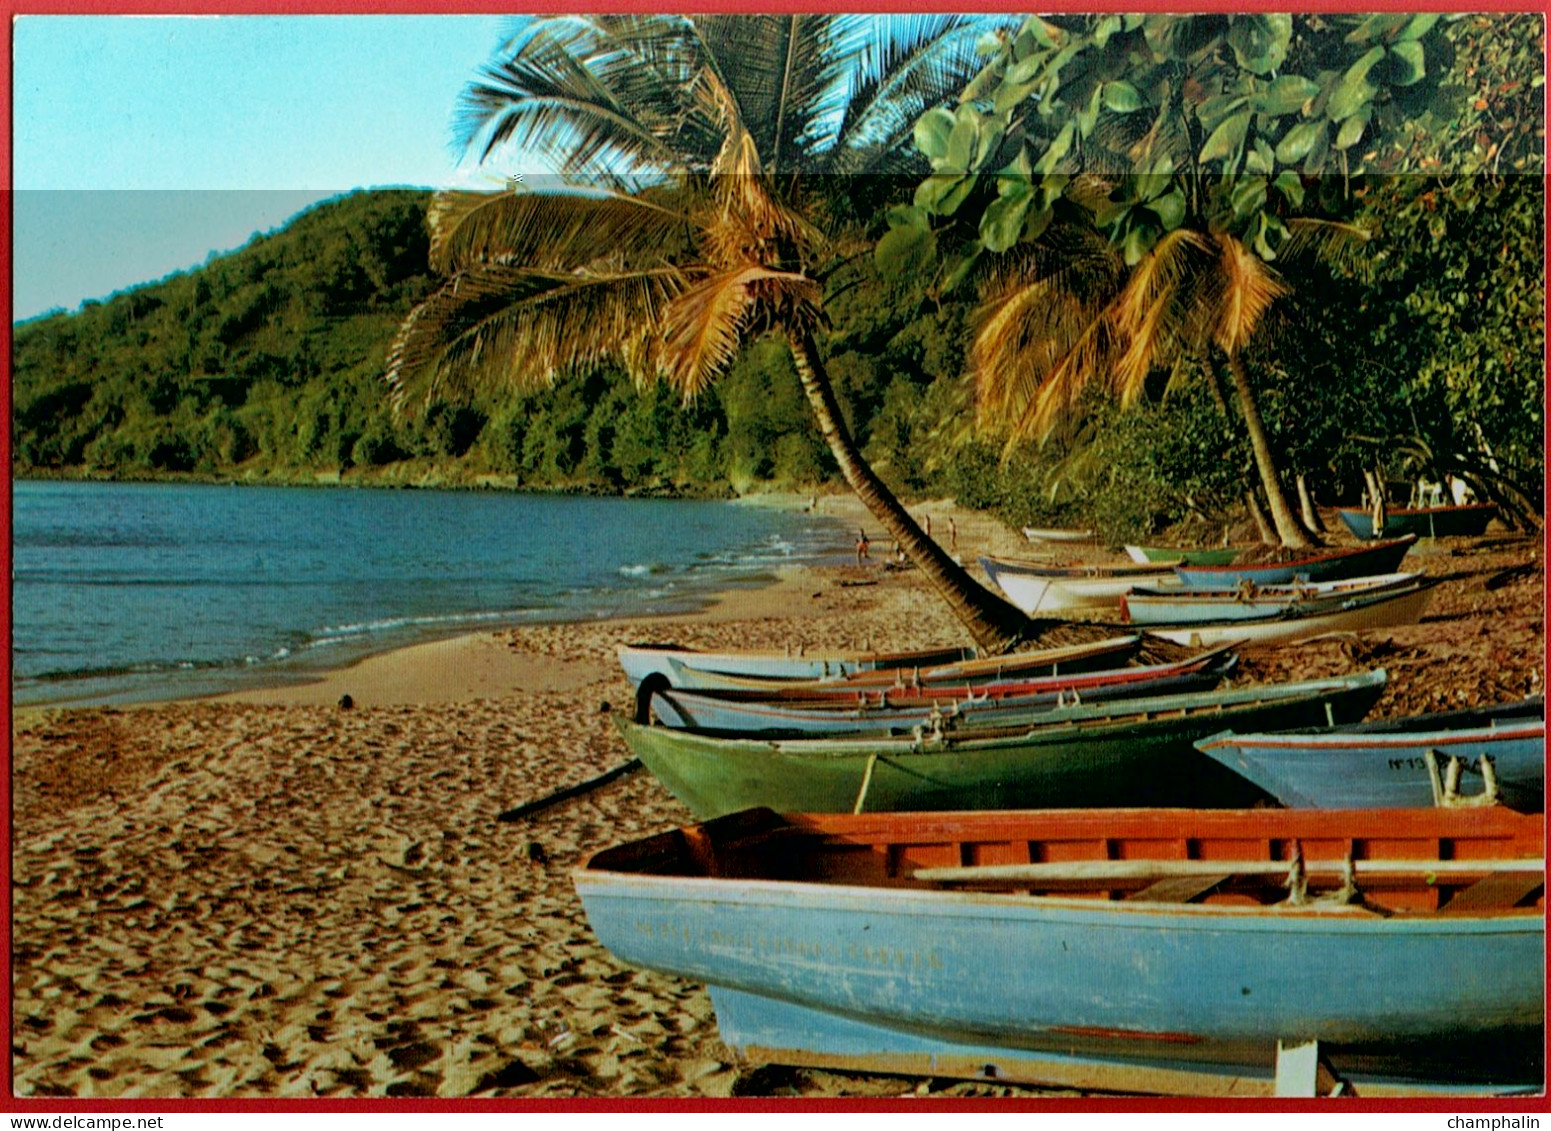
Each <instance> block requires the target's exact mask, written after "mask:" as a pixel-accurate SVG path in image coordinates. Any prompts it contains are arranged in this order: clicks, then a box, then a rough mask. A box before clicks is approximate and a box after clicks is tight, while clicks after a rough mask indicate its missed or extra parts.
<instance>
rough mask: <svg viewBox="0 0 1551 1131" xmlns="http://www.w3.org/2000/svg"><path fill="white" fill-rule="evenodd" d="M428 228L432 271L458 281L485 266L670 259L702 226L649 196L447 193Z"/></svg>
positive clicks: (436, 202)
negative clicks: (465, 273) (460, 274)
mask: <svg viewBox="0 0 1551 1131" xmlns="http://www.w3.org/2000/svg"><path fill="white" fill-rule="evenodd" d="M659 199H661V200H664V201H668V200H670V199H671V198H670V197H667V196H663V197H660V198H659ZM426 224H427V226H428V227H429V228H430V232H431V247H430V256H429V259H430V265H431V268H432V270H434V271H437V272H439V273H440V274H443V275H451V274H454V273H456V272H459V271H463V270H467V269H468V268H470V267H473V266H475V265H476V264H480V263H506V264H511V265H518V266H523V267H528V268H533V269H538V270H573V269H575V268H578V267H586V266H588V265H589V264H593V263H597V262H600V261H610V262H623V263H633V264H635V263H640V262H642V261H643V260H650V259H663V258H666V257H667V256H668V255H669V254H671V250H672V249H673V248H675V247H683V246H684V245H685V244H686V233H687V232H688V231H689V230H690V229H691V228H692V226H693V224H694V218H693V217H692V215H691V214H690V213H689V212H688V211H686V210H685V208H684V207H682V206H681V204H680V203H679V202H674V203H673V204H669V203H659V202H658V199H652V198H648V197H646V196H644V195H642V194H635V195H626V194H623V193H612V192H608V193H598V194H594V195H588V196H582V195H570V194H559V193H517V192H500V193H480V192H443V193H438V194H437V195H436V196H435V197H434V198H433V199H432V201H431V207H430V209H429V210H428V211H427V213H426Z"/></svg>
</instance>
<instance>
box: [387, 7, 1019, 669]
mask: <svg viewBox="0 0 1551 1131" xmlns="http://www.w3.org/2000/svg"><path fill="white" fill-rule="evenodd" d="M981 31H983V25H977V24H974V23H972V22H971V21H969V20H967V19H965V18H962V17H958V16H915V17H908V18H893V19H882V18H878V17H838V16H828V15H783V16H757V17H750V16H728V15H720V16H697V17H693V18H689V17H680V16H664V15H650V16H635V15H623V16H560V17H549V18H543V19H537V20H535V21H533V22H532V23H531V24H529V25H528V26H527V28H526V29H525V30H524V31H523V32H522V33H521V34H520V35H519V36H518V37H517V38H516V39H514V40H513V41H512V42H511V43H510V44H509V45H508V50H509V58H508V59H507V60H506V61H505V62H504V63H502V64H500V65H498V66H495V67H493V68H491V69H489V70H488V71H487V72H486V73H485V75H484V77H483V79H482V80H481V81H479V82H477V83H475V84H474V85H472V86H471V87H470V88H469V90H468V91H467V93H466V96H465V100H464V105H463V114H462V117H461V124H462V134H463V141H464V143H465V144H466V145H467V146H469V147H471V148H476V149H478V151H479V156H480V160H481V161H489V160H491V159H493V158H494V157H495V156H496V155H497V154H503V153H517V154H520V155H523V156H525V157H526V158H527V159H529V160H531V161H533V162H535V163H536V164H538V165H540V166H541V167H543V168H544V169H545V170H547V171H550V172H552V173H554V174H556V175H557V178H556V180H555V182H554V184H553V187H554V189H555V191H537V185H536V183H535V184H534V185H529V186H527V187H528V188H529V189H530V190H532V191H516V192H501V193H468V192H455V193H446V194H441V195H439V196H438V197H437V199H436V200H435V201H434V203H433V205H432V207H431V210H430V213H429V225H430V229H431V245H430V247H431V265H432V267H433V268H434V269H435V270H437V271H439V272H440V273H442V274H443V275H445V276H446V281H445V282H444V283H443V284H442V285H441V286H440V288H439V289H438V290H437V291H435V292H434V293H433V294H432V295H431V296H430V297H429V298H428V299H426V301H425V302H423V303H422V304H421V305H419V306H418V307H416V308H415V309H414V310H413V311H412V312H411V313H410V314H409V316H408V317H407V318H406V320H405V321H404V323H403V325H402V327H401V328H400V331H399V334H398V336H397V338H396V340H395V342H394V345H393V349H392V353H391V355H390V359H389V366H388V378H389V381H390V384H391V386H392V389H393V393H394V397H395V400H396V403H398V404H400V405H403V404H406V403H410V402H411V401H415V400H420V399H422V398H423V399H424V402H425V403H428V402H429V400H430V399H431V398H432V397H435V396H439V395H457V394H460V393H466V392H467V391H468V389H469V387H470V386H471V385H472V384H473V383H475V382H492V381H505V382H509V383H511V384H513V385H516V386H527V387H532V386H535V385H542V384H545V383H551V382H553V381H554V380H556V379H557V377H559V376H561V375H563V374H566V373H569V372H572V371H578V370H583V371H584V370H586V369H587V368H589V367H591V366H595V365H597V364H598V363H600V362H602V361H603V360H605V359H608V358H612V359H615V360H617V361H620V362H622V363H623V364H624V365H625V366H626V368H627V369H628V371H629V372H630V373H631V374H632V376H633V377H634V379H635V380H636V381H637V383H638V384H643V385H644V384H646V383H648V382H651V381H655V380H659V379H662V380H666V381H668V382H670V383H671V385H672V387H673V388H675V389H676V390H678V391H679V392H680V393H681V394H682V395H683V396H684V398H685V399H686V400H691V399H693V398H694V397H696V396H697V395H698V394H700V393H701V392H703V391H704V390H706V389H707V388H708V387H709V386H710V384H711V383H712V382H713V381H714V380H715V379H716V378H717V377H718V376H719V375H720V374H721V373H722V372H723V371H724V370H725V369H726V368H727V367H728V365H729V364H730V363H731V362H732V361H733V360H734V358H735V357H736V355H737V353H738V351H739V349H740V348H741V346H742V345H743V344H744V343H745V342H747V341H748V340H749V339H750V338H751V337H752V336H754V335H758V334H763V333H773V334H777V335H779V336H780V337H781V338H783V339H784V340H785V342H786V344H787V345H788V346H789V347H790V350H791V355H792V359H793V361H794V363H795V368H796V371H797V375H798V378H799V380H800V382H801V384H802V388H803V391H804V393H805V394H806V396H807V398H808V402H809V404H810V405H811V407H812V411H813V413H814V417H815V419H816V421H817V424H818V427H819V431H820V433H821V434H822V436H823V437H824V440H825V441H826V442H827V444H828V445H829V448H830V450H831V451H832V452H833V453H834V457H835V460H836V463H837V464H838V465H839V468H840V471H841V474H842V475H843V476H844V477H845V480H846V482H847V483H848V484H849V485H850V487H851V488H852V489H853V490H854V491H855V492H856V493H857V495H858V496H859V497H860V498H861V499H862V501H863V502H864V503H865V504H866V506H867V507H868V509H869V510H870V511H871V512H872V513H873V514H874V515H875V516H876V517H877V518H878V520H879V521H880V522H881V523H882V524H883V526H884V528H885V529H886V530H887V532H888V534H889V536H890V537H891V538H894V539H896V540H897V541H898V542H899V544H900V546H901V547H902V549H903V550H904V552H905V553H906V554H907V555H908V556H909V557H910V559H911V560H912V561H913V562H915V564H916V565H917V566H918V567H919V568H920V569H921V571H922V573H923V575H924V576H925V577H926V578H927V579H928V580H929V581H930V583H931V584H932V585H933V586H934V587H935V588H936V590H937V592H938V593H939V594H940V595H941V596H942V597H943V598H944V599H945V600H946V601H947V602H948V604H949V606H950V607H951V608H952V609H953V611H954V612H955V614H956V615H957V616H958V617H959V619H960V620H961V621H962V622H963V623H964V625H965V627H966V628H967V629H968V631H969V632H970V634H971V635H972V636H973V637H974V639H975V641H976V642H977V643H978V644H979V645H980V646H982V647H983V648H987V649H992V650H1001V649H1006V648H1009V647H1011V646H1012V645H1013V644H1015V643H1017V642H1018V641H1019V640H1020V639H1027V638H1030V637H1032V636H1034V635H1037V634H1038V632H1039V631H1040V629H1041V628H1042V627H1043V626H1042V625H1041V624H1039V623H1037V622H1032V621H1030V620H1029V618H1027V617H1026V616H1024V615H1023V614H1022V613H1021V612H1020V611H1019V610H1017V609H1016V608H1014V607H1013V606H1012V605H1010V604H1008V603H1007V602H1005V601H1003V600H1002V599H1001V598H999V597H997V596H995V595H994V594H992V593H991V592H990V591H989V590H987V589H985V588H984V587H983V586H981V585H979V584H977V583H976V582H975V581H974V580H973V579H971V578H970V577H969V575H968V574H967V573H966V572H965V571H964V569H963V568H962V567H961V566H959V565H958V564H957V563H956V562H954V560H953V559H952V558H950V557H949V556H948V555H947V554H946V553H945V552H944V551H943V550H942V549H941V548H940V547H939V546H938V545H937V544H936V543H935V542H933V541H932V540H931V539H930V538H928V537H927V536H926V535H925V534H924V533H923V532H922V531H921V530H920V528H919V527H918V526H917V525H916V523H915V522H914V521H913V520H912V519H911V518H910V516H909V514H908V513H907V512H906V511H905V509H904V508H903V507H902V506H901V505H900V504H899V502H898V500H896V499H895V498H894V496H893V495H892V493H890V491H889V490H888V489H887V488H886V487H885V485H884V484H883V483H882V481H881V480H880V479H879V478H878V476H877V475H876V474H875V473H874V472H873V470H872V468H871V467H869V466H868V464H867V462H866V461H865V460H864V459H863V458H862V456H861V453H860V451H859V450H858V448H857V445H856V443H855V441H854V439H853V438H852V436H851V435H850V433H849V431H848V429H847V427H846V425H845V421H844V417H843V415H842V413H841V410H840V406H839V404H838V402H837V400H836V397H835V393H834V390H833V388H832V386H831V383H830V380H829V378H828V375H827V372H826V369H825V365H824V359H823V351H822V350H821V348H820V344H819V339H820V335H821V333H822V329H823V325H824V311H823V301H824V295H823V287H822V284H821V278H822V269H823V267H824V266H825V265H826V263H827V262H828V261H829V260H830V259H831V258H832V257H833V256H834V255H835V250H834V248H833V246H832V244H831V243H830V241H829V240H828V239H827V238H826V233H825V232H824V231H823V230H822V228H821V225H820V224H819V223H818V222H817V221H816V220H815V219H814V217H815V216H817V215H819V211H820V210H817V209H811V208H810V207H809V205H810V203H811V197H812V195H813V193H812V189H813V186H814V184H815V183H816V182H815V181H814V178H815V177H822V176H847V175H857V174H866V173H878V172H885V173H886V172H904V171H908V170H910V169H911V168H912V165H911V162H912V160H914V159H915V158H913V157H912V151H911V150H910V148H909V146H908V145H907V142H908V139H909V137H910V134H911V130H912V127H913V124H914V121H915V119H916V118H917V117H918V116H919V115H920V113H922V112H923V111H924V110H925V109H927V108H929V107H931V106H933V105H935V104H937V103H938V102H940V101H941V100H942V99H943V98H945V97H947V96H948V95H949V94H950V93H952V92H954V91H956V90H958V89H959V88H960V87H961V86H962V85H963V82H964V81H965V79H966V78H967V77H968V76H969V75H970V74H972V73H973V72H974V70H975V69H976V67H977V66H978V60H977V57H976V55H975V52H974V41H975V38H976V36H977V35H978V34H979V33H980V32H981Z"/></svg>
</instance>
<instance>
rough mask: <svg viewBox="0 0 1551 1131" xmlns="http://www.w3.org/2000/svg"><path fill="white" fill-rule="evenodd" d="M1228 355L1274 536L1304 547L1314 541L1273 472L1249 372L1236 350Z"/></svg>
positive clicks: (1285, 543)
mask: <svg viewBox="0 0 1551 1131" xmlns="http://www.w3.org/2000/svg"><path fill="white" fill-rule="evenodd" d="M1227 356H1228V372H1229V373H1230V374H1232V376H1233V388H1234V390H1235V391H1236V392H1237V393H1238V394H1239V409H1240V411H1242V412H1243V413H1244V428H1245V430H1246V431H1247V432H1248V433H1249V446H1250V448H1251V449H1253V450H1254V453H1255V467H1256V468H1257V469H1258V470H1259V472H1260V485H1261V486H1262V487H1263V488H1265V492H1266V502H1267V503H1269V504H1270V506H1271V521H1272V522H1274V523H1275V524H1276V533H1277V537H1279V538H1280V539H1281V540H1282V545H1284V546H1298V547H1308V546H1313V545H1315V544H1316V543H1315V542H1314V540H1313V539H1312V538H1311V537H1310V536H1309V535H1308V534H1306V533H1304V530H1303V527H1302V526H1301V525H1299V523H1298V518H1297V516H1296V515H1295V514H1293V509H1292V504H1291V503H1289V502H1288V501H1287V492H1286V491H1284V490H1282V481H1281V479H1280V478H1279V477H1278V476H1277V474H1276V462H1275V461H1274V460H1273V459H1272V457H1271V444H1270V441H1268V440H1267V439H1266V425H1265V421H1263V420H1261V419H1260V406H1259V405H1257V404H1256V403H1255V395H1254V393H1253V392H1252V391H1251V390H1250V387H1249V374H1247V373H1246V372H1245V371H1244V362H1243V361H1242V360H1241V359H1240V358H1239V355H1238V354H1237V353H1230V354H1228V355H1227Z"/></svg>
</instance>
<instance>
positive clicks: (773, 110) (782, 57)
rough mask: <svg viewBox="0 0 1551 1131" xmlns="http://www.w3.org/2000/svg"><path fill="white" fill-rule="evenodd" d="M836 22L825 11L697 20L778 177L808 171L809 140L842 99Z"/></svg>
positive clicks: (708, 51)
mask: <svg viewBox="0 0 1551 1131" xmlns="http://www.w3.org/2000/svg"><path fill="white" fill-rule="evenodd" d="M835 20H836V17H834V16H830V15H824V14H803V13H785V14H764V15H749V14H745V13H740V14H718V15H701V16H696V17H695V20H694V26H695V30H696V32H697V34H698V36H699V38H700V42H701V44H702V45H703V47H704V50H705V53H706V55H707V57H708V60H709V61H710V63H711V65H712V69H713V70H714V72H715V73H716V75H717V76H718V78H719V79H720V80H721V81H722V82H723V83H724V84H725V86H726V87H727V89H728V90H729V91H730V92H731V93H732V96H733V98H734V99H735V101H736V103H737V106H738V112H739V115H740V116H741V117H742V119H743V121H744V123H745V125H746V127H747V129H748V131H749V133H750V135H751V136H752V137H753V139H754V143H755V146H756V147H757V149H758V150H759V153H760V154H761V156H762V157H763V159H764V165H765V168H766V170H767V171H768V172H769V173H771V174H772V175H780V174H782V173H788V172H803V171H806V170H805V169H804V162H803V157H804V154H805V153H806V151H807V148H808V146H807V143H806V142H805V140H804V139H806V138H808V137H809V136H810V134H811V133H812V130H811V128H810V127H811V126H812V123H813V121H814V119H815V118H816V117H819V116H822V115H823V114H824V113H825V111H826V107H827V105H828V103H829V100H832V99H833V98H835V97H836V96H835V94H834V92H833V90H832V89H831V88H832V87H833V85H834V84H833V81H832V79H833V73H832V67H833V66H834V64H835V62H836V58H835V56H836V55H837V54H843V52H836V51H834V50H833V45H834V31H835Z"/></svg>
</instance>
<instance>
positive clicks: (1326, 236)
mask: <svg viewBox="0 0 1551 1131" xmlns="http://www.w3.org/2000/svg"><path fill="white" fill-rule="evenodd" d="M1287 229H1288V233H1289V234H1288V237H1287V239H1286V240H1284V241H1283V242H1282V246H1281V247H1280V248H1278V249H1277V254H1278V255H1279V256H1281V257H1282V258H1283V259H1299V258H1302V257H1303V256H1312V257H1314V258H1315V259H1317V260H1319V261H1320V262H1321V263H1326V264H1329V265H1330V266H1332V267H1335V268H1338V269H1340V270H1344V271H1348V272H1350V273H1352V274H1355V275H1356V276H1357V277H1359V278H1367V277H1368V276H1369V275H1371V270H1370V268H1371V267H1372V263H1373V260H1372V258H1371V257H1370V256H1369V255H1368V254H1367V247H1368V244H1369V243H1370V242H1371V241H1372V239H1373V233H1372V232H1371V231H1369V230H1368V229H1367V228H1366V227H1364V226H1363V225H1361V224H1352V223H1343V222H1341V221H1338V220H1320V219H1316V218H1314V217H1311V216H1299V217H1295V218H1294V219H1291V220H1289V221H1287Z"/></svg>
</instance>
